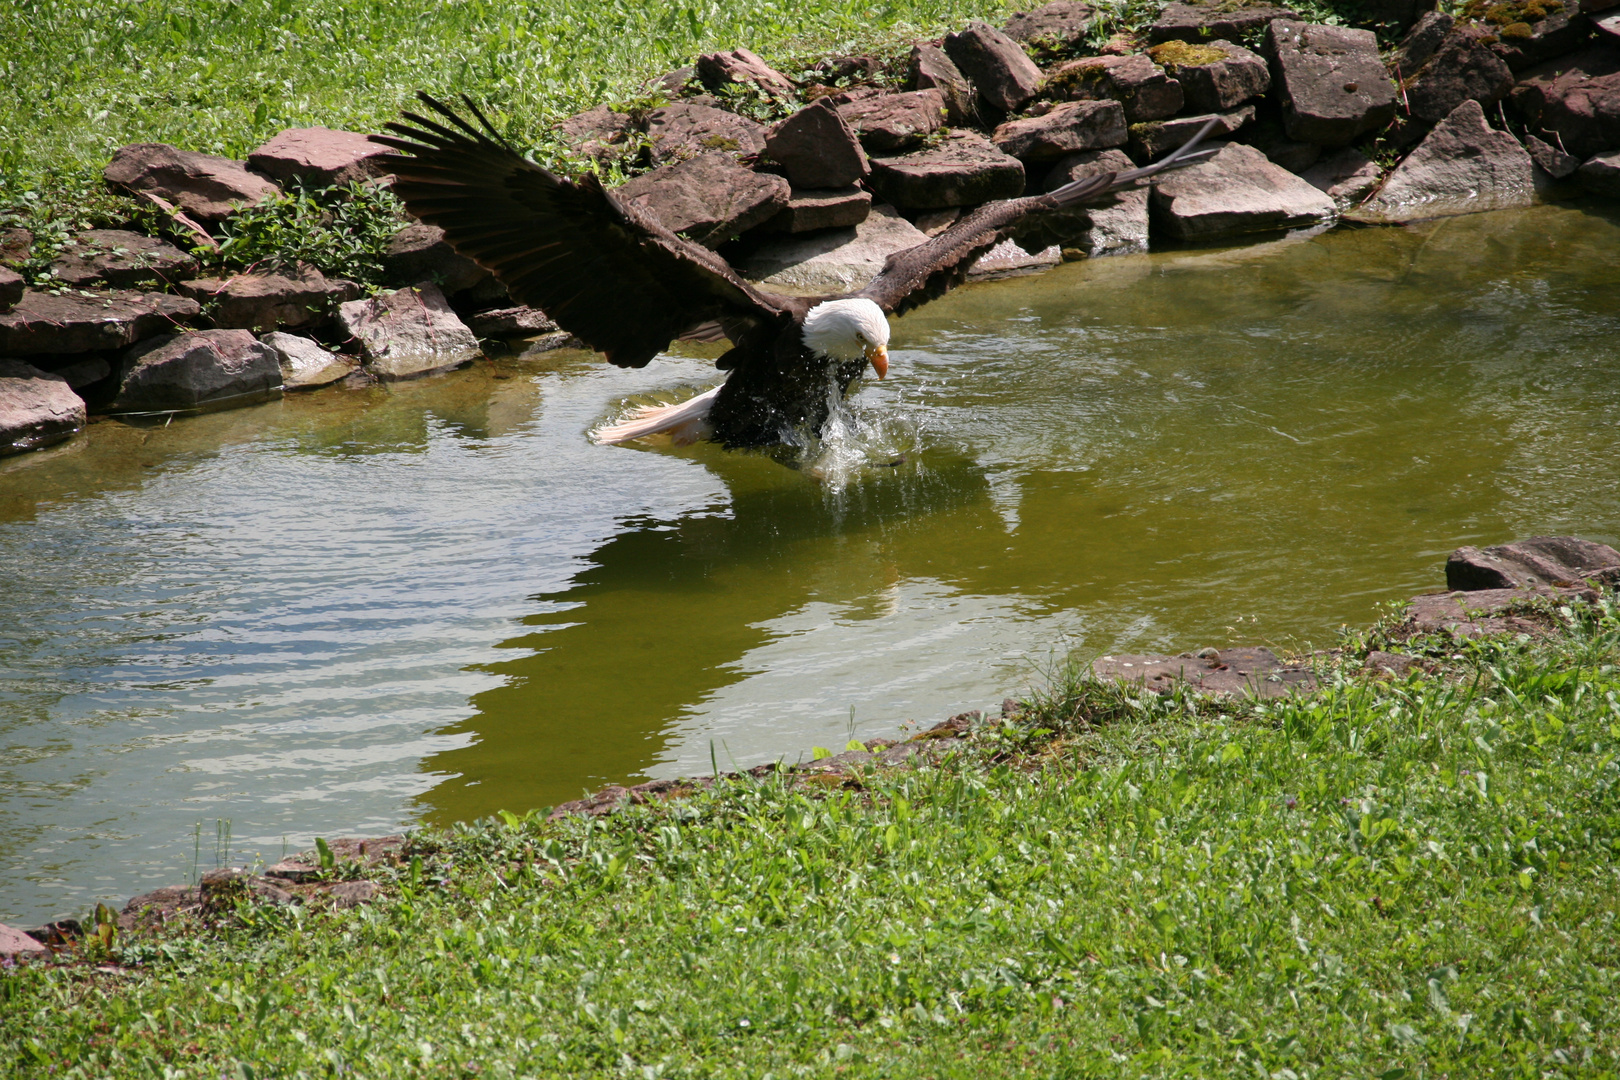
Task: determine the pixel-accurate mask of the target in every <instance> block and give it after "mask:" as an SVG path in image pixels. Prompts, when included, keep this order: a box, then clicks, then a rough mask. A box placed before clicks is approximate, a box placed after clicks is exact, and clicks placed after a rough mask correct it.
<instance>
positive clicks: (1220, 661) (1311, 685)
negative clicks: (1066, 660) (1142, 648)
mask: <svg viewBox="0 0 1620 1080" xmlns="http://www.w3.org/2000/svg"><path fill="white" fill-rule="evenodd" d="M1204 651H1205V652H1214V653H1215V655H1213V656H1208V657H1205V656H1202V655H1200V656H1194V655H1192V654H1191V653H1182V654H1181V655H1180V656H1151V655H1150V656H1103V657H1099V658H1098V659H1096V660H1093V661H1092V662H1091V670H1092V672H1093V673H1095V674H1096V676H1097V678H1099V679H1104V680H1108V681H1114V682H1124V683H1135V684H1136V685H1138V686H1141V687H1143V688H1144V689H1147V690H1155V691H1158V692H1159V693H1161V694H1163V693H1168V692H1169V691H1171V690H1173V689H1175V688H1176V686H1177V684H1178V683H1179V684H1181V685H1183V686H1187V687H1190V688H1192V689H1194V690H1197V691H1198V692H1199V693H1202V694H1209V695H1212V696H1214V697H1240V696H1246V697H1258V698H1278V697H1289V696H1291V695H1294V694H1309V693H1314V692H1315V691H1316V689H1317V681H1316V676H1315V675H1314V674H1313V673H1312V672H1311V670H1310V668H1308V667H1301V666H1296V665H1292V664H1285V663H1283V662H1282V661H1281V660H1279V659H1278V658H1277V655H1276V654H1275V653H1273V652H1272V651H1271V650H1270V649H1267V648H1265V647H1263V646H1262V647H1259V648H1250V647H1240V648H1231V649H1221V650H1220V651H1218V652H1216V651H1215V650H1212V649H1206V650H1204Z"/></svg>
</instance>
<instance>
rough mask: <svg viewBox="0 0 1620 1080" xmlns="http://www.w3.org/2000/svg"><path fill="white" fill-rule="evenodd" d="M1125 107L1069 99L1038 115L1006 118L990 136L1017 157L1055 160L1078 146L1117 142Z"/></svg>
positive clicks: (1120, 140)
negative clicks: (1014, 118) (1013, 118)
mask: <svg viewBox="0 0 1620 1080" xmlns="http://www.w3.org/2000/svg"><path fill="white" fill-rule="evenodd" d="M1125 138H1126V132H1125V110H1124V109H1123V108H1121V107H1120V103H1119V102H1117V101H1070V102H1065V103H1064V104H1062V105H1059V106H1057V107H1055V108H1054V109H1052V111H1051V112H1048V113H1045V114H1043V115H1041V116H1030V117H1026V118H1024V119H1022V120H1009V121H1007V122H1006V123H1005V124H1002V125H1001V126H1000V127H998V128H996V130H995V134H993V135H991V136H990V140H991V141H992V142H994V143H995V144H996V148H997V149H998V150H1000V151H1001V152H1002V153H1004V154H1009V155H1011V156H1013V157H1015V158H1018V159H1019V160H1021V161H1055V160H1057V159H1058V158H1060V157H1063V156H1065V155H1066V154H1073V153H1076V152H1078V151H1081V150H1100V149H1104V148H1106V147H1110V146H1121V145H1123V144H1124V142H1125Z"/></svg>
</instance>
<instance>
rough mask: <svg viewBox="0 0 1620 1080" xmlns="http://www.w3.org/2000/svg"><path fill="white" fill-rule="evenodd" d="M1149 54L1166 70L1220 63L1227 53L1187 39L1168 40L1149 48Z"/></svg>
mask: <svg viewBox="0 0 1620 1080" xmlns="http://www.w3.org/2000/svg"><path fill="white" fill-rule="evenodd" d="M1148 56H1149V57H1151V58H1152V60H1153V62H1154V63H1155V64H1158V65H1159V66H1160V67H1162V68H1164V69H1165V70H1166V71H1173V70H1175V69H1176V68H1182V67H1199V66H1201V65H1204V64H1218V63H1220V62H1221V61H1222V60H1225V59H1226V54H1225V53H1223V52H1221V50H1220V49H1218V48H1216V47H1215V46H1213V45H1192V44H1189V43H1187V42H1185V41H1166V42H1163V43H1161V44H1158V45H1155V46H1153V48H1151V49H1149V50H1148Z"/></svg>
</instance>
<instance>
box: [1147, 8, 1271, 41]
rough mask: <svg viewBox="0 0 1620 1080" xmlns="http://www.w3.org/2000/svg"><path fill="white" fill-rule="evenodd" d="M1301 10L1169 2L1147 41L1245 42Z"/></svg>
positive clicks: (1149, 33)
mask: <svg viewBox="0 0 1620 1080" xmlns="http://www.w3.org/2000/svg"><path fill="white" fill-rule="evenodd" d="M1297 18H1299V13H1298V12H1296V11H1291V10H1289V9H1288V8H1285V7H1278V6H1276V5H1274V4H1267V3H1251V4H1231V3H1226V2H1223V0H1211V2H1209V3H1202V4H1196V3H1195V4H1181V3H1175V4H1167V5H1166V6H1165V8H1164V10H1163V11H1161V12H1160V13H1159V17H1158V18H1157V19H1155V20H1153V25H1152V27H1150V28H1149V30H1148V40H1149V41H1151V42H1153V43H1154V44H1157V43H1159V42H1161V41H1187V42H1191V43H1193V44H1195V45H1196V44H1200V43H1202V42H1205V41H1209V40H1210V39H1212V38H1221V39H1224V40H1226V41H1243V40H1244V39H1245V38H1248V37H1250V36H1251V35H1253V34H1255V33H1256V32H1258V31H1260V30H1262V29H1264V28H1265V26H1266V24H1267V23H1269V22H1270V21H1271V20H1272V19H1297Z"/></svg>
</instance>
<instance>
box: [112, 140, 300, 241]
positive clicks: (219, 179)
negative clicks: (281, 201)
mask: <svg viewBox="0 0 1620 1080" xmlns="http://www.w3.org/2000/svg"><path fill="white" fill-rule="evenodd" d="M102 175H103V176H104V177H106V180H107V183H109V184H114V185H116V186H118V187H122V188H128V189H129V190H130V191H134V192H146V193H149V194H152V195H156V196H158V197H159V198H161V199H166V200H167V201H169V202H171V203H173V204H175V205H176V206H178V207H179V208H180V209H181V210H184V211H185V212H186V213H188V214H190V215H191V216H192V217H194V218H196V219H197V220H199V221H201V222H204V223H205V224H207V223H213V222H218V221H222V220H224V218H226V217H227V216H228V215H230V214H231V213H232V212H233V211H235V209H236V208H237V207H239V206H254V205H256V204H258V203H259V202H261V201H262V200H264V199H266V198H269V197H271V196H275V195H279V194H281V189H280V188H279V187H277V186H276V185H275V184H272V183H271V182H270V181H269V180H266V179H265V178H264V177H262V176H259V175H258V174H257V173H251V172H249V171H248V170H247V167H246V166H244V165H243V164H242V163H241V162H240V161H232V160H231V159H229V158H222V157H215V156H214V155H212V154H199V153H195V152H194V151H191V150H177V149H175V148H174V147H172V146H167V145H165V144H163V143H137V144H135V145H133V146H126V147H124V148H123V149H122V150H120V151H118V153H116V154H114V155H113V159H112V161H111V162H110V163H108V165H107V167H106V169H104V170H103V171H102Z"/></svg>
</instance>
